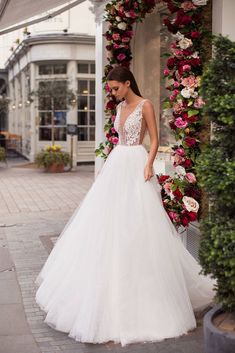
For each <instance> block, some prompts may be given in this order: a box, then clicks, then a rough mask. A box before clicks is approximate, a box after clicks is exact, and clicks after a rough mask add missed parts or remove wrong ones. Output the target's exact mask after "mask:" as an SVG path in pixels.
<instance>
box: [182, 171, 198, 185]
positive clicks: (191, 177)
mask: <svg viewBox="0 0 235 353" xmlns="http://www.w3.org/2000/svg"><path fill="white" fill-rule="evenodd" d="M185 178H186V179H187V180H188V182H189V183H192V184H194V183H196V181H197V179H196V176H195V174H193V173H186V175H185Z"/></svg>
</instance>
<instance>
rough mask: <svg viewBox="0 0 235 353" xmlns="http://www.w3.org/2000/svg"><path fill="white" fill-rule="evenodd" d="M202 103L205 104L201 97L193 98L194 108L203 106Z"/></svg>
mask: <svg viewBox="0 0 235 353" xmlns="http://www.w3.org/2000/svg"><path fill="white" fill-rule="evenodd" d="M204 104H205V102H204V100H203V99H202V97H198V98H196V99H195V101H194V104H193V105H194V107H195V108H201V107H203V105H204Z"/></svg>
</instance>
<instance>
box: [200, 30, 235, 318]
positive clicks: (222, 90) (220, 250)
mask: <svg viewBox="0 0 235 353" xmlns="http://www.w3.org/2000/svg"><path fill="white" fill-rule="evenodd" d="M213 44H214V55H213V59H212V60H211V61H210V62H209V64H208V66H207V68H206V70H205V72H204V74H203V77H202V85H201V94H202V96H203V98H204V100H205V101H206V105H205V107H204V112H205V114H206V115H207V116H208V119H209V121H210V122H211V126H212V135H211V141H210V142H209V143H208V145H207V146H206V147H205V149H204V152H203V153H202V154H201V157H200V158H199V159H198V160H197V164H196V170H197V176H198V179H199V184H200V185H201V187H202V188H203V189H204V190H205V192H206V193H207V194H208V196H209V200H210V207H209V214H208V216H207V217H205V218H204V219H203V220H202V222H201V226H200V228H201V233H202V241H201V244H200V250H199V257H200V262H201V264H202V267H203V272H204V273H205V274H212V275H213V277H214V278H216V279H217V288H216V290H217V299H218V301H219V302H220V303H222V305H223V307H224V308H225V309H226V310H229V311H234V310H235V220H234V214H235V203H234V199H235V195H234V189H235V187H234V185H235V158H234V155H235V139H234V133H235V43H234V42H231V41H230V40H229V39H228V38H225V37H222V36H218V37H214V39H213Z"/></svg>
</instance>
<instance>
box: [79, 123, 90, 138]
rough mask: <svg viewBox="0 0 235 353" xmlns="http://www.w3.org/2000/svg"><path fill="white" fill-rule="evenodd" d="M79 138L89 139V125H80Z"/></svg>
mask: <svg viewBox="0 0 235 353" xmlns="http://www.w3.org/2000/svg"><path fill="white" fill-rule="evenodd" d="M78 140H79V141H88V128H87V127H80V126H79V127H78Z"/></svg>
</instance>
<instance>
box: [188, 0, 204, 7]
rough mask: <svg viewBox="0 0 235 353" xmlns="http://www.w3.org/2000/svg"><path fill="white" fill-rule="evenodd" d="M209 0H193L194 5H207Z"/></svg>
mask: <svg viewBox="0 0 235 353" xmlns="http://www.w3.org/2000/svg"><path fill="white" fill-rule="evenodd" d="M207 1H208V0H192V2H193V3H194V5H196V6H205V5H206V4H207Z"/></svg>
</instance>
